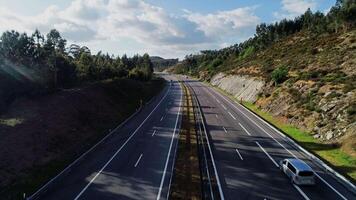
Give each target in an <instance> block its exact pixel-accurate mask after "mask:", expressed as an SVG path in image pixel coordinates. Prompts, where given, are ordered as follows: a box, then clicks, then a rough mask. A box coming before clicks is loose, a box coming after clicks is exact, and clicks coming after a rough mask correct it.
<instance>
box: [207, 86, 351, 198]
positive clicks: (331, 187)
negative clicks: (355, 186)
mask: <svg viewBox="0 0 356 200" xmlns="http://www.w3.org/2000/svg"><path fill="white" fill-rule="evenodd" d="M204 89H205V88H204ZM209 89H211V88H209ZM213 91H214V93H216V94H218V95H219V96H220V97H221V98H223V99H224V100H225V101H227V102H228V103H229V104H230V105H232V106H233V107H234V108H236V109H237V110H238V111H239V112H240V113H241V114H243V115H244V116H245V117H247V118H248V119H249V120H250V121H251V122H252V123H254V124H255V125H256V126H257V127H259V128H260V129H261V130H262V131H263V132H264V133H266V134H267V135H268V136H269V137H271V138H272V139H273V140H274V141H275V142H277V143H278V144H279V145H280V146H281V147H283V148H284V149H285V150H286V151H287V152H288V153H289V154H291V155H292V156H293V157H294V158H298V157H297V156H296V155H295V154H294V153H292V152H291V151H289V149H287V148H286V147H285V146H284V145H282V144H281V143H280V142H278V141H277V140H276V139H275V138H274V137H272V136H271V135H270V134H269V133H268V132H267V131H266V130H265V129H264V128H262V127H261V126H259V125H258V124H257V123H256V122H255V121H254V120H252V119H251V118H250V117H249V116H247V115H246V114H245V113H244V112H242V111H241V110H240V109H239V108H238V107H237V106H236V105H235V104H233V103H231V102H230V101H229V100H227V99H226V98H225V97H224V96H222V95H221V94H220V93H218V92H216V91H215V90H213ZM207 92H208V93H209V94H210V95H211V96H213V97H214V98H215V96H214V95H213V94H211V93H210V92H209V91H207ZM256 117H257V119H259V118H258V116H256ZM259 120H260V119H259ZM315 175H316V176H317V177H318V178H319V179H320V180H321V181H323V182H324V183H325V184H326V185H327V186H328V187H329V188H330V189H332V190H333V191H334V192H335V193H336V194H338V195H339V196H340V197H341V198H342V199H344V200H347V198H345V196H343V195H342V194H341V193H340V192H339V191H337V190H336V189H335V188H334V187H333V186H331V185H330V184H329V183H328V182H326V181H325V180H324V179H323V178H322V177H320V176H319V175H318V174H317V173H315Z"/></svg>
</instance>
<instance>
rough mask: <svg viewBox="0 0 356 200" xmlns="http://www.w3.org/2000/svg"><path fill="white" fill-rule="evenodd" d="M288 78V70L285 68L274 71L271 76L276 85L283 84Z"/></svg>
mask: <svg viewBox="0 0 356 200" xmlns="http://www.w3.org/2000/svg"><path fill="white" fill-rule="evenodd" d="M287 76H288V68H287V67H285V66H281V67H278V68H276V69H275V70H273V72H272V74H271V78H272V80H273V81H274V83H275V84H276V85H277V84H279V83H283V82H284V81H285V80H286V79H287Z"/></svg>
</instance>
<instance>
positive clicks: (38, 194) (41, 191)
mask: <svg viewBox="0 0 356 200" xmlns="http://www.w3.org/2000/svg"><path fill="white" fill-rule="evenodd" d="M170 87H171V86H169V88H168V90H169V89H170ZM163 91H165V90H163ZM163 91H162V92H163ZM162 92H161V93H162ZM161 93H160V94H161ZM157 96H159V95H155V96H153V97H152V98H151V99H150V100H149V101H148V102H147V103H145V104H144V105H140V107H139V108H138V109H137V110H136V111H135V112H134V113H133V114H132V115H130V117H129V118H127V119H126V120H125V121H123V122H122V123H120V124H119V125H118V126H117V127H116V128H115V129H114V130H110V132H109V133H108V134H107V135H106V136H105V137H104V138H102V139H101V140H100V141H99V142H97V143H96V144H95V145H94V146H92V147H91V148H90V149H89V150H87V151H86V152H84V153H83V154H82V155H80V156H79V157H78V158H77V159H76V160H74V161H73V162H72V163H70V164H69V165H68V166H67V167H66V168H64V169H63V170H62V171H61V172H60V173H59V174H57V175H56V176H55V177H53V178H52V179H51V180H49V181H48V182H47V183H45V184H44V185H43V186H42V187H40V188H39V189H38V190H37V191H36V192H34V193H33V194H32V195H31V196H29V197H27V198H26V197H24V198H25V199H26V200H36V199H38V198H40V197H41V196H42V195H44V194H45V193H46V192H48V191H49V190H50V189H52V188H53V187H54V186H55V185H56V184H58V183H59V182H60V181H61V179H62V178H63V177H65V176H66V175H68V174H69V173H70V171H71V170H72V168H73V167H75V166H76V165H78V164H79V163H80V162H81V161H82V160H83V159H84V158H85V157H86V155H88V154H89V153H91V152H92V151H93V150H94V149H95V148H96V147H97V146H99V145H100V144H102V143H103V142H104V141H105V140H107V139H108V138H109V137H110V136H112V135H113V134H114V133H115V132H116V131H117V130H118V129H120V128H122V127H123V126H124V125H126V123H127V122H128V121H130V120H131V119H132V118H133V117H135V116H136V115H137V114H138V113H139V112H140V111H141V110H142V109H143V108H144V107H145V106H146V105H148V104H149V103H151V102H152V101H153V99H155V98H156V97H157Z"/></svg>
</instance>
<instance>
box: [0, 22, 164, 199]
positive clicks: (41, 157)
mask: <svg viewBox="0 0 356 200" xmlns="http://www.w3.org/2000/svg"><path fill="white" fill-rule="evenodd" d="M163 86H164V80H162V79H159V78H156V77H154V76H153V64H152V62H151V59H150V56H149V55H148V54H144V55H143V56H140V55H135V56H133V57H131V58H129V57H127V56H126V55H122V56H121V57H120V56H113V55H109V54H107V53H106V54H104V53H102V52H98V53H96V54H92V52H91V51H90V49H89V48H88V47H86V46H79V45H77V44H70V45H67V41H66V40H65V39H64V38H62V37H61V35H60V33H59V32H58V31H57V30H55V29H53V30H51V31H50V32H49V33H48V34H47V35H43V34H41V33H40V32H39V31H37V30H36V31H35V32H34V33H33V34H32V35H28V34H27V33H19V32H17V31H14V30H12V31H6V32H4V33H3V34H2V35H1V36H0V138H1V140H0V146H1V148H0V158H1V162H0V177H1V178H0V195H1V199H22V198H23V193H26V194H27V195H30V194H31V193H33V192H34V191H35V190H36V189H38V188H39V186H41V185H43V184H44V183H45V182H47V181H48V180H49V179H50V178H52V177H54V176H55V175H56V174H58V173H59V172H60V171H61V170H62V169H64V168H65V167H66V166H67V165H68V164H69V163H71V162H72V161H73V160H75V159H76V158H77V157H78V156H79V155H81V154H82V153H83V152H85V151H86V150H87V149H89V148H90V147H91V146H92V145H94V144H95V143H96V142H97V141H99V140H100V139H101V138H103V137H104V136H105V135H106V134H108V132H109V130H110V129H113V128H115V126H117V125H118V124H119V123H120V122H122V121H124V120H125V119H126V118H127V117H128V116H130V115H131V114H132V113H134V112H135V111H136V109H137V108H138V107H139V106H140V105H142V103H145V102H147V101H148V100H149V99H150V98H152V97H153V96H154V95H156V94H158V93H159V92H160V91H161V90H162V88H163Z"/></svg>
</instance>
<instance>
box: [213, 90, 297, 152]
mask: <svg viewBox="0 0 356 200" xmlns="http://www.w3.org/2000/svg"><path fill="white" fill-rule="evenodd" d="M213 91H214V90H213ZM214 92H215V93H216V94H218V95H219V96H220V97H222V98H223V99H224V100H225V101H227V102H228V103H229V104H230V105H232V106H233V107H234V108H236V109H237V110H238V111H239V112H240V113H241V114H243V115H244V116H245V117H246V118H248V119H249V120H250V121H251V122H252V123H253V124H255V125H256V126H257V127H258V128H260V129H261V130H262V131H263V132H264V133H265V134H267V135H268V136H269V137H270V138H272V139H273V140H274V141H275V142H277V143H278V144H279V145H280V146H281V147H282V148H283V149H285V150H286V151H287V152H288V153H289V154H291V155H292V156H293V157H294V158H298V157H297V156H296V155H295V154H294V153H293V152H291V151H290V150H289V149H287V148H286V147H285V146H284V145H283V144H281V143H280V142H278V140H276V138H274V137H273V136H272V135H271V134H269V133H268V132H267V131H266V130H265V129H264V128H262V127H261V126H260V125H258V124H257V123H256V122H255V121H254V120H252V119H251V118H250V117H249V116H247V115H246V114H245V113H244V112H242V111H241V110H240V109H239V108H238V107H237V106H236V105H234V104H233V103H231V102H230V101H229V100H227V99H226V98H225V97H224V96H222V94H220V93H218V92H216V91H214ZM209 93H210V92H209ZM210 95H212V96H214V95H213V94H211V93H210ZM229 114H230V115H232V114H231V113H230V112H229Z"/></svg>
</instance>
